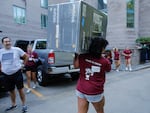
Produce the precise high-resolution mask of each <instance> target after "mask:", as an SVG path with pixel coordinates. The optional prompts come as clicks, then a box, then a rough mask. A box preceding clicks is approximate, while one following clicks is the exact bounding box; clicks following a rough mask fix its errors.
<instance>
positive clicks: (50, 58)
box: [48, 50, 55, 64]
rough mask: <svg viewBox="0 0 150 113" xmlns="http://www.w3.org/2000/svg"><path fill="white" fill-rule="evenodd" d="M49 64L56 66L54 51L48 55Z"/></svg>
mask: <svg viewBox="0 0 150 113" xmlns="http://www.w3.org/2000/svg"><path fill="white" fill-rule="evenodd" d="M48 63H49V64H54V63H55V53H54V51H53V50H50V52H49V54H48Z"/></svg>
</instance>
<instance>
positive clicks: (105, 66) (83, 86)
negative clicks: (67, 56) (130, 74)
mask: <svg viewBox="0 0 150 113" xmlns="http://www.w3.org/2000/svg"><path fill="white" fill-rule="evenodd" d="M107 45H108V42H107V40H105V39H103V38H94V39H93V40H92V42H91V44H90V47H89V52H88V53H84V54H80V55H78V54H75V58H74V67H75V68H80V77H79V80H78V83H77V88H76V95H77V97H78V113H87V112H88V108H89V103H92V105H93V106H94V108H95V110H96V113H104V103H105V98H104V83H105V72H107V71H110V70H111V63H110V61H109V59H107V58H105V57H103V56H102V53H103V52H104V50H105V48H106V46H107Z"/></svg>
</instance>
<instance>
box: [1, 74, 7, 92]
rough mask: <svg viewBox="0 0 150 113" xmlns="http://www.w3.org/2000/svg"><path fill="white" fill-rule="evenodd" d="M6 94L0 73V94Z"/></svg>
mask: <svg viewBox="0 0 150 113" xmlns="http://www.w3.org/2000/svg"><path fill="white" fill-rule="evenodd" d="M2 92H6V89H5V85H4V76H3V75H2V73H1V72H0V93H2Z"/></svg>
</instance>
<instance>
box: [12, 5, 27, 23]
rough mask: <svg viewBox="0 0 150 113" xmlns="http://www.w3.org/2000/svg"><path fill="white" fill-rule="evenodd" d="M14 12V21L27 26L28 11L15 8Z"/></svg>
mask: <svg viewBox="0 0 150 113" xmlns="http://www.w3.org/2000/svg"><path fill="white" fill-rule="evenodd" d="M13 11H14V20H15V22H16V23H18V24H25V23H26V14H25V13H26V10H25V8H21V7H17V6H13Z"/></svg>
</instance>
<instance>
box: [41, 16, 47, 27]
mask: <svg viewBox="0 0 150 113" xmlns="http://www.w3.org/2000/svg"><path fill="white" fill-rule="evenodd" d="M47 23H48V16H47V15H44V14H41V28H46V27H47Z"/></svg>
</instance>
